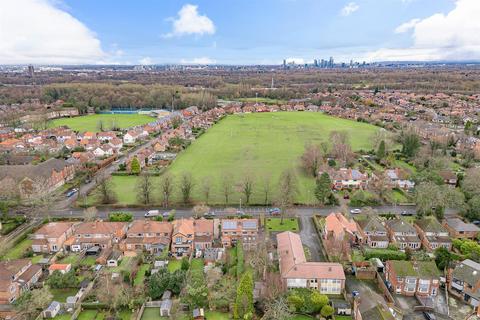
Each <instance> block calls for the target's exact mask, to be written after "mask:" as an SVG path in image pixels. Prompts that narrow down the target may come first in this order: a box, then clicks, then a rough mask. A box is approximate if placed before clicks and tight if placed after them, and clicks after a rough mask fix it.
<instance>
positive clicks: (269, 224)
mask: <svg viewBox="0 0 480 320" xmlns="http://www.w3.org/2000/svg"><path fill="white" fill-rule="evenodd" d="M281 220H282V219H281V218H266V224H265V227H266V229H267V230H268V231H274V232H275V231H278V232H281V231H295V232H297V231H299V230H300V228H299V227H298V219H297V218H285V219H283V224H280V222H281Z"/></svg>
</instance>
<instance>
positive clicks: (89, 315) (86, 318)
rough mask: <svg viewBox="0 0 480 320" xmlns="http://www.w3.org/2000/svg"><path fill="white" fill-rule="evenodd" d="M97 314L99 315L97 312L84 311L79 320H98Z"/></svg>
mask: <svg viewBox="0 0 480 320" xmlns="http://www.w3.org/2000/svg"><path fill="white" fill-rule="evenodd" d="M97 313H98V311H97V310H84V311H82V312H81V313H80V314H79V315H78V318H77V319H78V320H96V319H97ZM100 317H101V315H100Z"/></svg>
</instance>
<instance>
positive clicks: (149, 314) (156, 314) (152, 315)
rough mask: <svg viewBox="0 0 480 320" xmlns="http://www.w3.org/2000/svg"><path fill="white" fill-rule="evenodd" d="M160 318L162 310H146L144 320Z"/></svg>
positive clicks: (143, 315)
mask: <svg viewBox="0 0 480 320" xmlns="http://www.w3.org/2000/svg"><path fill="white" fill-rule="evenodd" d="M155 319H161V318H160V308H145V310H144V311H143V314H142V320H155Z"/></svg>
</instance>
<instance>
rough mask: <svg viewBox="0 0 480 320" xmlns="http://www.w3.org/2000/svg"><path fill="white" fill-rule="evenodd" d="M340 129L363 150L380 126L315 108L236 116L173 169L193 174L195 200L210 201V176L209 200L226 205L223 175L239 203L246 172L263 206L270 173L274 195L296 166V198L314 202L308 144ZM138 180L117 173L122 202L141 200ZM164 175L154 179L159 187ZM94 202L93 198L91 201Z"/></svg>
mask: <svg viewBox="0 0 480 320" xmlns="http://www.w3.org/2000/svg"><path fill="white" fill-rule="evenodd" d="M335 130H337V131H345V132H347V133H348V135H349V138H350V143H351V145H352V148H353V149H354V150H359V149H371V148H372V139H371V137H372V135H373V133H374V132H375V131H376V130H378V128H377V127H375V126H372V125H369V124H365V123H360V122H355V121H350V120H345V119H338V118H334V117H330V116H327V115H324V114H321V113H313V112H276V113H252V114H245V115H231V116H228V117H227V118H225V119H223V120H222V121H220V122H219V123H218V124H216V125H215V126H213V127H211V128H210V129H209V130H208V131H207V132H206V133H205V134H203V135H202V136H200V137H199V138H198V139H197V140H195V141H194V142H193V143H192V144H191V145H190V146H189V147H188V148H187V149H186V150H185V151H183V152H182V153H180V154H179V156H178V157H177V159H176V160H175V161H174V162H173V163H172V165H171V166H170V168H169V169H168V170H167V171H168V172H170V173H171V174H172V175H173V176H174V177H175V179H176V181H178V180H179V179H180V177H181V175H182V174H183V173H184V172H190V173H191V174H192V176H193V178H194V180H195V185H194V188H193V193H192V199H193V200H194V201H195V202H202V201H204V198H203V196H202V192H201V185H202V180H203V179H204V178H205V177H210V179H211V181H212V183H211V186H212V187H211V194H210V199H209V204H224V197H223V194H222V192H221V177H222V176H223V174H224V173H228V174H230V175H232V176H233V178H234V183H235V185H234V193H233V194H232V195H231V196H230V199H229V202H230V204H231V205H235V204H238V203H239V201H240V198H241V197H242V194H241V193H240V190H241V180H242V177H243V176H245V175H246V174H249V175H251V176H252V177H254V178H255V179H256V181H255V185H254V192H253V194H252V197H251V200H250V204H263V202H264V197H263V194H262V181H263V180H264V177H265V176H267V175H269V176H270V177H271V178H270V179H271V186H272V192H271V195H272V196H274V195H275V193H276V190H277V188H276V185H277V184H278V180H279V177H280V175H281V174H282V172H283V171H284V170H285V169H287V168H293V169H294V170H295V171H296V173H297V177H298V189H299V192H298V195H297V198H296V202H298V203H305V204H313V203H315V197H314V194H313V189H314V179H313V178H312V177H309V176H307V175H306V174H305V173H304V171H303V170H302V168H301V167H300V161H299V158H300V156H301V154H302V153H303V151H304V146H305V144H307V143H313V144H317V143H320V142H321V141H328V139H329V134H330V132H332V131H335ZM136 179H137V178H136V177H134V176H114V177H113V180H112V181H113V183H114V185H115V188H114V189H115V191H116V194H117V196H118V202H119V204H122V205H129V204H135V203H136V202H137V197H136V190H137V186H136ZM159 179H160V178H159V177H155V178H154V179H153V180H154V184H156V185H157V186H158V184H159V183H158V181H159ZM155 196H156V198H155V199H154V202H156V203H157V204H158V203H161V198H160V196H159V192H155V194H154V197H155ZM180 199H181V193H180V190H179V186H178V183H177V185H176V188H175V190H174V194H173V197H172V200H173V201H177V202H180ZM243 200H244V199H243ZM94 202H95V200H94V199H93V198H92V197H90V199H89V204H93V203H94Z"/></svg>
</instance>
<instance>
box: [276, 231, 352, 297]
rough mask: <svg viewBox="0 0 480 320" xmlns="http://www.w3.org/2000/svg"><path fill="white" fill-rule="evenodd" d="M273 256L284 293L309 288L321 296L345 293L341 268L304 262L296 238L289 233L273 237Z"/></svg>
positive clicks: (301, 250)
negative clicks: (274, 240) (275, 251)
mask: <svg viewBox="0 0 480 320" xmlns="http://www.w3.org/2000/svg"><path fill="white" fill-rule="evenodd" d="M277 253H278V259H279V266H280V275H281V277H282V282H283V285H284V288H285V289H292V288H312V289H316V290H318V291H320V293H323V294H341V293H342V292H343V290H344V289H345V273H344V272H343V267H342V265H341V264H339V263H331V262H307V259H306V257H305V252H304V250H303V245H302V241H301V240H300V236H299V235H298V234H296V233H293V232H290V231H286V232H282V233H279V234H277Z"/></svg>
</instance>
